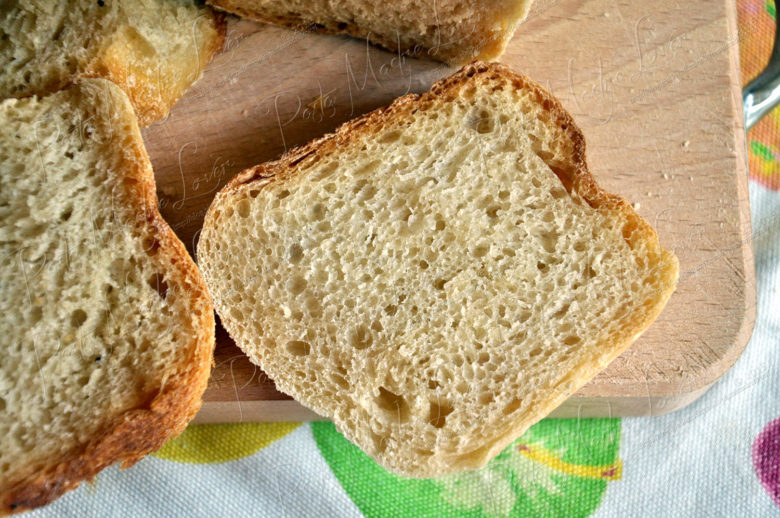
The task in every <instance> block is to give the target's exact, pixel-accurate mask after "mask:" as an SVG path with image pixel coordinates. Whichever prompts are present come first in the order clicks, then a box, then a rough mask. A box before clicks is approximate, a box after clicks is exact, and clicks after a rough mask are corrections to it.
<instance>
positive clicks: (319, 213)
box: [309, 203, 325, 221]
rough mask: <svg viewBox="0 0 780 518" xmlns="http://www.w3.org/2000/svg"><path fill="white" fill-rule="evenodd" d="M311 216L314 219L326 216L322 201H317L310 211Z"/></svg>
mask: <svg viewBox="0 0 780 518" xmlns="http://www.w3.org/2000/svg"><path fill="white" fill-rule="evenodd" d="M309 218H311V220H312V221H320V220H322V219H324V218H325V206H324V205H323V204H322V203H315V204H314V205H313V206H312V208H311V210H310V211H309Z"/></svg>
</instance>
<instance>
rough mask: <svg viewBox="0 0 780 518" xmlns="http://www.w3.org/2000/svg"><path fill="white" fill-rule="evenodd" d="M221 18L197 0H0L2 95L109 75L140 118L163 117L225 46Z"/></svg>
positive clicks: (55, 87) (40, 90)
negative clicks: (81, 78)
mask: <svg viewBox="0 0 780 518" xmlns="http://www.w3.org/2000/svg"><path fill="white" fill-rule="evenodd" d="M224 35H225V23H224V20H223V18H222V16H220V15H216V14H215V13H214V12H213V11H212V10H211V9H208V8H203V7H200V6H198V4H197V2H196V1H195V0H147V1H143V2H141V1H138V0H111V1H108V0H105V1H103V0H100V1H97V0H67V1H57V0H32V1H22V0H10V1H4V2H3V3H2V6H0V98H8V97H26V96H29V95H45V94H48V93H51V92H54V91H56V90H58V89H60V88H63V87H64V86H66V85H68V84H70V83H72V82H73V81H74V80H76V79H78V78H80V77H103V78H106V79H110V80H111V81H113V82H115V83H116V84H118V85H119V86H121V87H122V88H123V89H124V90H125V92H126V93H127V94H128V95H129V96H130V100H131V102H132V103H133V106H135V109H136V112H137V115H138V120H139V124H140V125H141V126H146V125H148V124H151V123H152V122H154V121H156V120H159V119H162V118H163V117H165V116H166V115H167V114H168V111H169V110H170V108H171V106H172V105H173V103H174V102H176V101H177V100H178V99H179V98H180V97H181V96H182V94H183V93H184V91H185V90H186V89H187V88H188V87H189V86H190V85H191V84H192V83H194V82H195V81H196V80H197V79H198V78H199V77H200V76H201V72H202V71H203V68H204V67H205V66H206V63H208V61H209V59H211V56H212V55H214V54H215V53H216V52H217V51H218V50H219V49H221V48H222V43H223V41H224Z"/></svg>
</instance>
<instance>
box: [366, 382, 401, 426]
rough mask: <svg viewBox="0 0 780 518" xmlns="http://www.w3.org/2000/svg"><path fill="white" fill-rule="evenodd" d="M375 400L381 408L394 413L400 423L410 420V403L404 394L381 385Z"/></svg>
mask: <svg viewBox="0 0 780 518" xmlns="http://www.w3.org/2000/svg"><path fill="white" fill-rule="evenodd" d="M374 401H375V402H376V405H377V406H378V407H379V408H381V409H382V410H384V411H386V412H390V413H392V414H393V415H394V416H395V417H396V418H397V419H398V422H399V423H405V422H407V421H408V420H409V405H408V404H407V403H406V400H405V399H404V397H403V396H400V395H398V394H395V393H393V392H391V391H389V390H387V389H386V388H385V387H379V395H378V396H377V397H376V398H375V399H374Z"/></svg>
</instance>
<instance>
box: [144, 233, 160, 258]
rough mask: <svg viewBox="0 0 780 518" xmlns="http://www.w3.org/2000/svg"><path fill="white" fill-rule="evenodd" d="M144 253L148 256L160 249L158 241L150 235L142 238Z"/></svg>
mask: <svg viewBox="0 0 780 518" xmlns="http://www.w3.org/2000/svg"><path fill="white" fill-rule="evenodd" d="M143 246H144V253H145V254H146V255H148V256H153V255H156V254H157V251H158V250H159V249H160V242H159V241H157V239H155V238H154V237H152V236H148V237H146V238H145V239H144V245H143Z"/></svg>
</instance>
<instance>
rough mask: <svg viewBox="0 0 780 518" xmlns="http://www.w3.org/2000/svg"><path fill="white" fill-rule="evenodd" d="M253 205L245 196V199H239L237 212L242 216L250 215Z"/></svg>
mask: <svg viewBox="0 0 780 518" xmlns="http://www.w3.org/2000/svg"><path fill="white" fill-rule="evenodd" d="M251 208H252V207H251V205H250V204H249V200H248V199H246V198H244V199H243V200H241V201H239V202H238V203H237V204H236V212H238V215H239V216H240V217H242V218H246V217H249V212H250V210H251Z"/></svg>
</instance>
